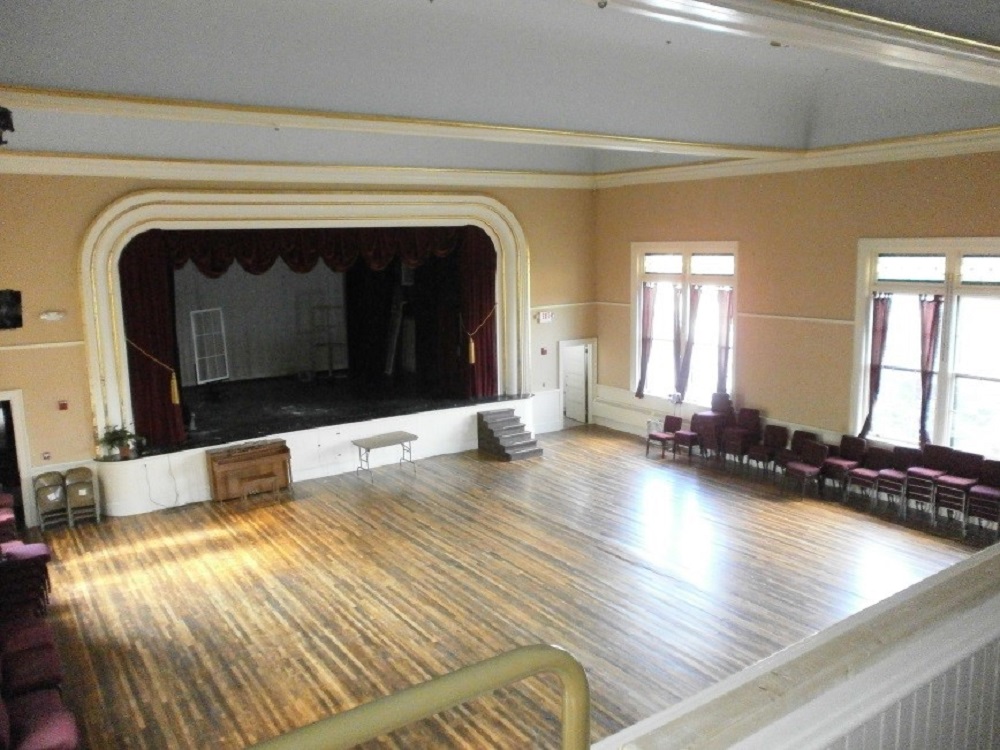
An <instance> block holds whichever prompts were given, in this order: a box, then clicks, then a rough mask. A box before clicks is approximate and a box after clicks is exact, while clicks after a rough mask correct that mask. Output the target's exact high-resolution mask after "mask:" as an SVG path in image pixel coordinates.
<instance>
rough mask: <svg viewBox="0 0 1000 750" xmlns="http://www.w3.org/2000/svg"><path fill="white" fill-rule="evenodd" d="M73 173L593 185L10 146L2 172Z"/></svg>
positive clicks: (0, 159)
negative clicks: (36, 150) (42, 150)
mask: <svg viewBox="0 0 1000 750" xmlns="http://www.w3.org/2000/svg"><path fill="white" fill-rule="evenodd" d="M3 173H8V174H35V175H69V176H74V177H124V178H131V179H156V180H184V181H185V182H216V183H219V182H221V183H231V182H239V183H245V182H266V183H272V184H273V183H277V184H282V183H285V184H297V185H301V184H313V185H337V186H345V185H400V186H413V187H466V188H470V187H480V188H481V187H528V188H563V189H579V190H592V189H593V187H594V178H593V177H592V176H591V175H577V174H551V173H544V172H520V171H504V170H483V169H434V168H429V167H365V166H338V165H322V164H249V163H236V162H217V161H196V160H185V159H145V158H138V157H136V158H128V157H109V156H86V155H83V156H80V155H74V154H50V153H34V152H26V151H4V152H2V153H0V174H3Z"/></svg>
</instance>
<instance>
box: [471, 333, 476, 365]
mask: <svg viewBox="0 0 1000 750" xmlns="http://www.w3.org/2000/svg"><path fill="white" fill-rule="evenodd" d="M469 364H470V365H474V364H476V342H475V341H473V340H472V336H469Z"/></svg>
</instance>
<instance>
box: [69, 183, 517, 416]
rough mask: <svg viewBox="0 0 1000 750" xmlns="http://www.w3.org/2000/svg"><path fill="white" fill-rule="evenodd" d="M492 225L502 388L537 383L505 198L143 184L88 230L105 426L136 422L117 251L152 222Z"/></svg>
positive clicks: (91, 320) (96, 371)
mask: <svg viewBox="0 0 1000 750" xmlns="http://www.w3.org/2000/svg"><path fill="white" fill-rule="evenodd" d="M467 224H472V225H474V226H478V227H480V228H482V229H483V230H485V231H486V233H487V234H488V235H489V236H490V238H491V239H492V240H493V245H494V247H495V248H496V251H497V282H496V283H497V362H498V365H499V366H498V368H497V370H498V380H499V382H498V384H497V386H498V392H499V393H500V394H501V395H504V396H522V395H525V394H527V393H528V390H529V388H530V383H531V380H530V372H529V368H530V362H531V358H530V356H529V350H528V346H529V342H528V332H529V326H528V315H529V307H528V303H529V294H528V269H529V263H528V245H527V242H526V240H525V238H524V232H523V231H522V229H521V225H520V224H519V223H518V221H517V219H516V218H515V217H514V215H513V213H511V211H510V210H509V209H508V208H507V207H506V206H504V205H503V204H502V203H500V202H499V201H496V200H494V199H493V198H489V197H486V196H481V195H461V194H455V195H451V194H436V193H351V192H343V193H341V192H337V193H260V192H214V191H213V192H207V191H206V192H201V191H193V190H190V191H189V190H180V191H159V190H157V191H142V192H137V193H132V194H130V195H126V196H125V197H123V198H120V199H119V200H117V201H115V202H114V203H112V204H111V205H109V206H108V207H107V208H106V209H105V210H104V211H103V212H101V214H100V215H99V216H98V217H97V219H96V220H95V221H94V223H93V224H92V225H91V227H90V229H89V230H88V232H87V235H86V237H85V239H84V243H83V253H82V257H81V283H82V285H83V289H82V294H81V297H82V299H83V305H84V326H85V332H84V335H85V338H86V342H87V347H86V348H87V357H88V365H89V368H88V371H89V377H90V393H91V401H92V404H93V408H94V418H95V421H96V425H95V426H96V428H97V431H98V433H99V434H100V433H102V432H103V431H104V428H105V427H106V426H107V425H118V424H120V425H129V426H131V425H133V424H134V421H133V416H132V400H131V395H130V394H131V390H130V384H129V375H128V364H127V362H128V361H127V358H126V351H125V338H124V324H123V317H122V307H121V283H120V278H119V275H118V259H119V257H120V256H121V253H122V250H124V248H125V247H126V246H127V245H128V243H129V241H130V240H131V239H132V238H133V237H135V236H136V235H138V234H141V233H142V232H145V231H147V230H150V229H253V228H267V229H280V228H296V227H352V226H386V227H388V226H414V227H416V226H463V225H467Z"/></svg>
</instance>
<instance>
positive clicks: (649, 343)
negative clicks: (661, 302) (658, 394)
mask: <svg viewBox="0 0 1000 750" xmlns="http://www.w3.org/2000/svg"><path fill="white" fill-rule="evenodd" d="M655 307H656V284H654V283H652V282H650V281H644V282H643V283H642V331H641V340H640V348H639V384H638V386H637V387H636V389H635V397H636V398H644V397H645V395H646V374H647V373H648V371H649V354H650V352H651V351H652V350H653V315H654V314H655Z"/></svg>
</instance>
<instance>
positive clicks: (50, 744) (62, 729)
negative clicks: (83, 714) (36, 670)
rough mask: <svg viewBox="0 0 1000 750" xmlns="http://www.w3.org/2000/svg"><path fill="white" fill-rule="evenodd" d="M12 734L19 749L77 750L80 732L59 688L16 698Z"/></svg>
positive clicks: (9, 705)
mask: <svg viewBox="0 0 1000 750" xmlns="http://www.w3.org/2000/svg"><path fill="white" fill-rule="evenodd" d="M8 710H9V711H10V735H11V740H12V742H13V747H16V748H18V750H75V749H76V748H77V747H79V745H80V734H79V731H78V729H77V726H76V719H74V718H73V714H72V713H70V712H69V711H68V710H66V707H65V706H64V705H63V702H62V699H61V698H60V697H59V692H58V691H57V690H36V691H35V692H32V693H28V694H27V695H22V696H20V697H17V698H14V699H12V700H11V701H10V702H9V703H8Z"/></svg>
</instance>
